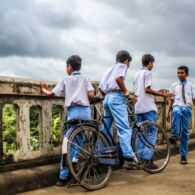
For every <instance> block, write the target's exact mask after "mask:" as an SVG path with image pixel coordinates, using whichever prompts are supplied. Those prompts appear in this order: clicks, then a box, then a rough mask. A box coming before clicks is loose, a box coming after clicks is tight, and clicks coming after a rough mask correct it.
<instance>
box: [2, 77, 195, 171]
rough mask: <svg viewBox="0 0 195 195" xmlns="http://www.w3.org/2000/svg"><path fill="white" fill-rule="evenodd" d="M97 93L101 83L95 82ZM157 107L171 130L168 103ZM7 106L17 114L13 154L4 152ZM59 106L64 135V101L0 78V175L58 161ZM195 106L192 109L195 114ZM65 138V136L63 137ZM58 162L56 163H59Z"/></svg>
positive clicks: (35, 84)
mask: <svg viewBox="0 0 195 195" xmlns="http://www.w3.org/2000/svg"><path fill="white" fill-rule="evenodd" d="M48 84H49V88H50V89H52V88H53V87H54V86H55V84H56V83H55V82H48ZM93 85H94V87H95V89H96V91H97V86H98V82H93ZM156 103H157V106H158V116H159V117H158V123H159V124H160V125H162V126H163V127H165V128H166V129H170V128H171V127H170V124H167V122H166V119H165V114H166V107H167V103H166V101H165V98H162V97H158V98H156ZM6 104H12V105H14V107H15V111H16V123H15V127H16V130H15V134H14V136H15V145H16V150H15V151H14V152H11V153H10V152H8V153H6V152H5V149H4V147H5V146H4V144H5V143H4V140H5V138H6V135H5V134H4V126H3V116H4V115H3V109H4V107H5V105H6ZM54 106H57V107H58V108H59V113H60V121H59V126H60V131H61V132H63V124H64V122H63V121H64V120H63V119H64V117H65V113H66V110H65V109H64V97H46V96H45V95H44V94H43V93H42V92H41V90H40V86H39V81H36V80H29V79H19V78H11V77H0V172H1V171H7V170H10V169H15V168H17V167H25V166H27V164H28V165H29V166H32V165H35V164H37V163H38V164H39V163H47V164H48V163H51V162H54V161H55V160H54V159H56V161H58V160H59V156H60V152H61V147H60V144H58V145H56V146H54V145H53V144H52V143H51V135H52V123H53V118H52V117H53V114H52V112H53V111H52V110H53V107H54ZM32 107H36V108H38V110H39V112H37V113H38V121H39V123H38V127H39V134H38V141H39V142H38V146H37V147H36V149H32V147H31V120H30V112H31V108H32ZM194 111H195V106H194V107H193V112H194ZM192 118H193V119H192V124H191V129H190V131H192V129H195V119H194V115H193V117H192ZM60 137H62V136H60ZM56 161H55V162H56Z"/></svg>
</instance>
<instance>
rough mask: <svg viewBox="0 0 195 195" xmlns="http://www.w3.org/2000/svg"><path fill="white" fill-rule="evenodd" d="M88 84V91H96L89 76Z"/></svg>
mask: <svg viewBox="0 0 195 195" xmlns="http://www.w3.org/2000/svg"><path fill="white" fill-rule="evenodd" d="M86 86H87V91H94V88H93V86H92V83H91V80H90V78H89V77H87V78H86Z"/></svg>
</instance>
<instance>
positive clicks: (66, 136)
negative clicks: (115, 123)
mask: <svg viewBox="0 0 195 195" xmlns="http://www.w3.org/2000/svg"><path fill="white" fill-rule="evenodd" d="M82 125H88V126H93V127H97V126H96V125H94V124H90V123H83V124H82ZM82 125H80V124H77V125H75V126H74V127H72V128H70V129H69V130H68V131H67V132H66V134H65V136H64V139H63V142H62V154H67V146H68V140H69V138H70V136H71V134H72V132H73V131H74V130H75V129H76V128H78V127H80V126H82Z"/></svg>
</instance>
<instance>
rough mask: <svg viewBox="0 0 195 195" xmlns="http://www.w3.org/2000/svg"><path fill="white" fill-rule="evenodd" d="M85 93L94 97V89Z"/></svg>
mask: <svg viewBox="0 0 195 195" xmlns="http://www.w3.org/2000/svg"><path fill="white" fill-rule="evenodd" d="M87 95H88V97H89V98H94V97H95V93H94V91H88V94H87Z"/></svg>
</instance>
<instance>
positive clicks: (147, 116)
mask: <svg viewBox="0 0 195 195" xmlns="http://www.w3.org/2000/svg"><path fill="white" fill-rule="evenodd" d="M156 118H157V113H156V112H155V111H150V112H146V113H144V114H136V119H137V121H138V122H142V121H146V120H148V121H149V122H154V123H155V122H156ZM147 135H148V137H147V139H148V140H149V142H150V143H152V144H153V145H155V144H156V136H157V132H156V128H155V127H151V128H150V129H149V132H148V134H147ZM137 150H138V158H139V159H141V160H150V159H151V158H152V156H153V153H154V150H153V149H150V148H149V147H147V142H145V144H144V138H141V139H138V143H137Z"/></svg>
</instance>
